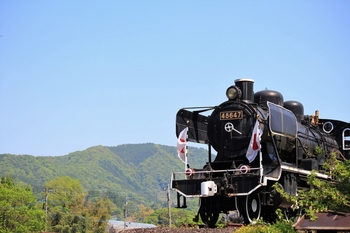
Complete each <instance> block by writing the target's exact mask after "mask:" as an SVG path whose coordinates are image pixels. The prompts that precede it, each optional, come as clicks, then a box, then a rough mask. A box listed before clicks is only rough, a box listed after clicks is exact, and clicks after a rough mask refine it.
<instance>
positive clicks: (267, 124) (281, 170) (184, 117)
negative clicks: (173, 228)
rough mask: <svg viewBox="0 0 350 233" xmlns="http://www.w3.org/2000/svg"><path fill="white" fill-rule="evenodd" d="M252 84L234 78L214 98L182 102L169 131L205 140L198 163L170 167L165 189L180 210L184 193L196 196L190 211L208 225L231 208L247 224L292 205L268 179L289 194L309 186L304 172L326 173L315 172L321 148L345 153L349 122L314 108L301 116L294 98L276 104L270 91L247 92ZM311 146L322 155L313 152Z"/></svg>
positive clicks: (348, 152)
mask: <svg viewBox="0 0 350 233" xmlns="http://www.w3.org/2000/svg"><path fill="white" fill-rule="evenodd" d="M253 84H254V81H253V80H251V79H237V80H235V85H233V86H230V87H229V88H228V89H227V91H226V95H227V98H228V100H227V101H225V102H223V103H222V104H220V105H218V106H215V107H203V108H183V109H180V110H179V111H178V113H177V115H176V134H177V136H179V134H180V132H182V131H183V130H184V129H185V128H187V129H188V138H187V141H190V142H196V143H203V144H208V152H209V153H208V162H207V163H206V164H205V165H204V167H203V168H201V169H197V168H191V167H190V166H189V165H187V169H186V171H185V172H174V173H173V174H172V179H171V187H172V189H173V190H176V191H177V206H178V207H179V208H181V207H182V208H186V198H188V197H198V198H200V208H199V210H198V214H197V216H196V217H197V219H198V215H200V217H201V219H202V221H203V222H204V223H205V224H207V225H208V226H209V227H213V226H215V225H216V222H217V220H218V217H219V214H220V213H228V212H229V211H232V210H237V212H238V213H239V214H240V216H241V217H242V218H243V219H244V222H245V223H249V222H252V221H253V220H254V219H259V218H261V217H264V219H266V218H268V216H271V213H272V212H274V211H275V209H276V208H283V209H288V208H290V207H291V204H292V203H289V202H287V201H286V200H284V199H283V198H281V196H280V195H279V194H278V193H277V192H276V191H275V190H274V189H273V188H272V185H273V184H274V183H276V182H278V185H279V186H280V187H281V188H283V190H284V191H285V192H287V193H289V194H292V195H297V192H298V190H300V189H308V188H309V187H308V185H307V183H306V177H307V175H309V174H310V173H311V171H312V170H316V171H317V173H316V175H317V177H318V178H320V179H331V177H329V176H328V175H326V174H325V173H323V172H322V170H321V166H322V164H323V163H324V162H325V158H326V156H327V154H329V153H331V152H336V155H337V158H338V159H342V160H345V159H350V123H346V122H342V121H338V120H329V119H320V118H319V116H318V111H316V114H315V115H311V116H306V115H304V108H303V105H302V104H301V103H299V102H297V101H286V102H284V101H283V96H282V94H281V93H279V92H277V91H272V90H263V91H259V92H256V93H254V92H253ZM206 111H210V115H209V116H206V115H204V113H205V112H206ZM212 148H214V149H215V151H216V152H217V154H216V157H215V159H214V160H213V161H212V152H211V149H212ZM316 148H320V149H321V150H322V151H324V152H325V153H324V154H323V155H317V154H316V152H315V150H316ZM181 202H182V203H181Z"/></svg>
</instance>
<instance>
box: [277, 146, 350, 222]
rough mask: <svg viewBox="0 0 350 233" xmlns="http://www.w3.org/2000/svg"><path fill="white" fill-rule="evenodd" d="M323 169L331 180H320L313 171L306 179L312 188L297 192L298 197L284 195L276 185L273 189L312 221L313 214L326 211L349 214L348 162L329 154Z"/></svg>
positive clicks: (349, 162)
mask: <svg viewBox="0 0 350 233" xmlns="http://www.w3.org/2000/svg"><path fill="white" fill-rule="evenodd" d="M319 154H322V153H321V152H319ZM323 169H325V171H326V174H328V175H329V176H331V177H332V180H321V179H319V178H317V177H316V174H315V172H316V171H313V172H312V173H311V175H309V176H308V179H307V182H308V184H309V185H310V187H312V188H311V189H310V190H300V191H298V196H292V195H288V194H286V193H285V192H284V191H283V190H282V189H281V188H279V186H278V185H277V184H276V185H274V188H275V189H276V190H277V191H278V192H279V193H281V195H282V196H283V197H285V198H286V199H287V200H289V201H293V202H294V203H295V206H298V207H301V208H303V209H304V210H305V212H306V214H307V216H308V217H310V219H312V220H315V219H316V217H315V213H318V212H324V211H327V210H332V211H339V212H350V204H349V203H350V180H349V177H350V160H346V161H340V160H337V155H336V153H331V154H330V155H329V156H328V157H327V159H326V162H325V164H324V165H323Z"/></svg>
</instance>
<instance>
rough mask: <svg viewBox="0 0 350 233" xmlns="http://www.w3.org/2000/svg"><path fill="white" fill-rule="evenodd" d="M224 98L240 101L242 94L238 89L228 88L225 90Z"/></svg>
mask: <svg viewBox="0 0 350 233" xmlns="http://www.w3.org/2000/svg"><path fill="white" fill-rule="evenodd" d="M226 96H227V98H228V99H229V100H235V99H240V98H241V96H242V92H241V90H240V89H239V88H238V87H236V86H230V87H229V88H227V90H226Z"/></svg>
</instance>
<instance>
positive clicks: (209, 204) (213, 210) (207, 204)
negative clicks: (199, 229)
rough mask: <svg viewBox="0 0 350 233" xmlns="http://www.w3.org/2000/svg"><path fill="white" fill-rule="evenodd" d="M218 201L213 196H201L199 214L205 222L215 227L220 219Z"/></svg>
mask: <svg viewBox="0 0 350 233" xmlns="http://www.w3.org/2000/svg"><path fill="white" fill-rule="evenodd" d="M219 214H220V212H219V208H218V203H217V202H216V201H215V199H213V198H201V206H200V210H199V215H200V216H201V219H202V221H203V223H204V224H206V225H207V226H208V227H210V228H213V227H215V226H216V222H217V221H218V219H219Z"/></svg>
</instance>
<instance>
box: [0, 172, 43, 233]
mask: <svg viewBox="0 0 350 233" xmlns="http://www.w3.org/2000/svg"><path fill="white" fill-rule="evenodd" d="M36 202H37V200H36V197H35V196H34V194H33V192H32V190H31V188H30V187H29V186H19V185H15V184H14V182H13V180H12V178H11V177H1V178H0V206H1V208H0V232H11V233H17V232H18V233H19V232H39V231H40V230H43V229H44V226H45V212H44V210H42V209H40V208H38V207H37V206H36Z"/></svg>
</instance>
